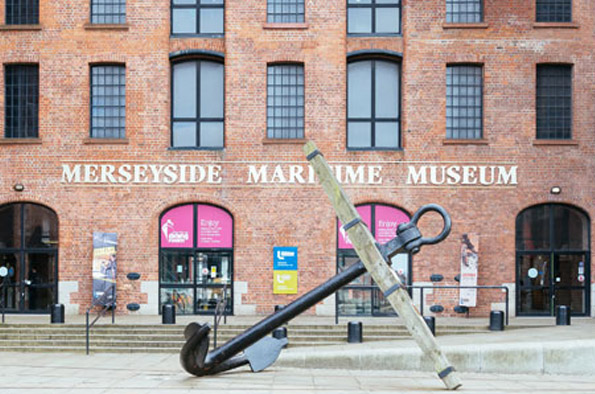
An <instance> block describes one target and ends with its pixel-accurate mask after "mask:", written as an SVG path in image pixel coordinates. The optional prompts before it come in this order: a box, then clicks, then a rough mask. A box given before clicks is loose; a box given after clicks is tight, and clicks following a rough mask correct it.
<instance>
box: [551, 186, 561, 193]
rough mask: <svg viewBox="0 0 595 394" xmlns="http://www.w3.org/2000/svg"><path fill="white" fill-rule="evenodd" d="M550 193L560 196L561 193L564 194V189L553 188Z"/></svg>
mask: <svg viewBox="0 0 595 394" xmlns="http://www.w3.org/2000/svg"><path fill="white" fill-rule="evenodd" d="M550 193H552V194H560V193H562V188H561V187H560V186H553V187H552V188H551V189H550Z"/></svg>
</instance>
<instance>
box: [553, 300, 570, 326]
mask: <svg viewBox="0 0 595 394" xmlns="http://www.w3.org/2000/svg"><path fill="white" fill-rule="evenodd" d="M556 325H557V326H569V325H570V308H569V307H567V306H566V305H558V306H557V307H556Z"/></svg>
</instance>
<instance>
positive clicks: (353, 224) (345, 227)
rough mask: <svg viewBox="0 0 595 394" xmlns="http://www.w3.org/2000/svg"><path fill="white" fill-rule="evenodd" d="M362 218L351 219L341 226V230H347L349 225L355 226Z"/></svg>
mask: <svg viewBox="0 0 595 394" xmlns="http://www.w3.org/2000/svg"><path fill="white" fill-rule="evenodd" d="M361 221H362V220H361V219H360V218H355V219H353V220H352V221H351V222H349V223H347V224H346V225H345V226H343V230H345V231H347V230H349V229H350V228H351V227H353V226H355V225H356V224H358V223H359V222H361Z"/></svg>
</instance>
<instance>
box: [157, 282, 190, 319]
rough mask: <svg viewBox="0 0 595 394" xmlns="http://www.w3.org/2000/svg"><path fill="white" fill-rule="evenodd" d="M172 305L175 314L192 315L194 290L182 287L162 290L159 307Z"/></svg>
mask: <svg viewBox="0 0 595 394" xmlns="http://www.w3.org/2000/svg"><path fill="white" fill-rule="evenodd" d="M165 304H173V305H175V306H176V313H179V314H181V315H190V314H192V313H194V289H188V288H183V287H176V288H171V289H169V288H165V289H164V288H162V289H161V305H165Z"/></svg>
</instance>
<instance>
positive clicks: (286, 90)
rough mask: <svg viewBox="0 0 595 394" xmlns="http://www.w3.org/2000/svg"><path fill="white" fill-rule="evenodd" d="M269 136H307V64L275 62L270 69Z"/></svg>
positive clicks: (290, 137) (268, 90) (284, 137)
mask: <svg viewBox="0 0 595 394" xmlns="http://www.w3.org/2000/svg"><path fill="white" fill-rule="evenodd" d="M267 138H281V139H293V138H304V67H303V66H302V65H297V64H276V65H271V66H269V67H268V72H267Z"/></svg>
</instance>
